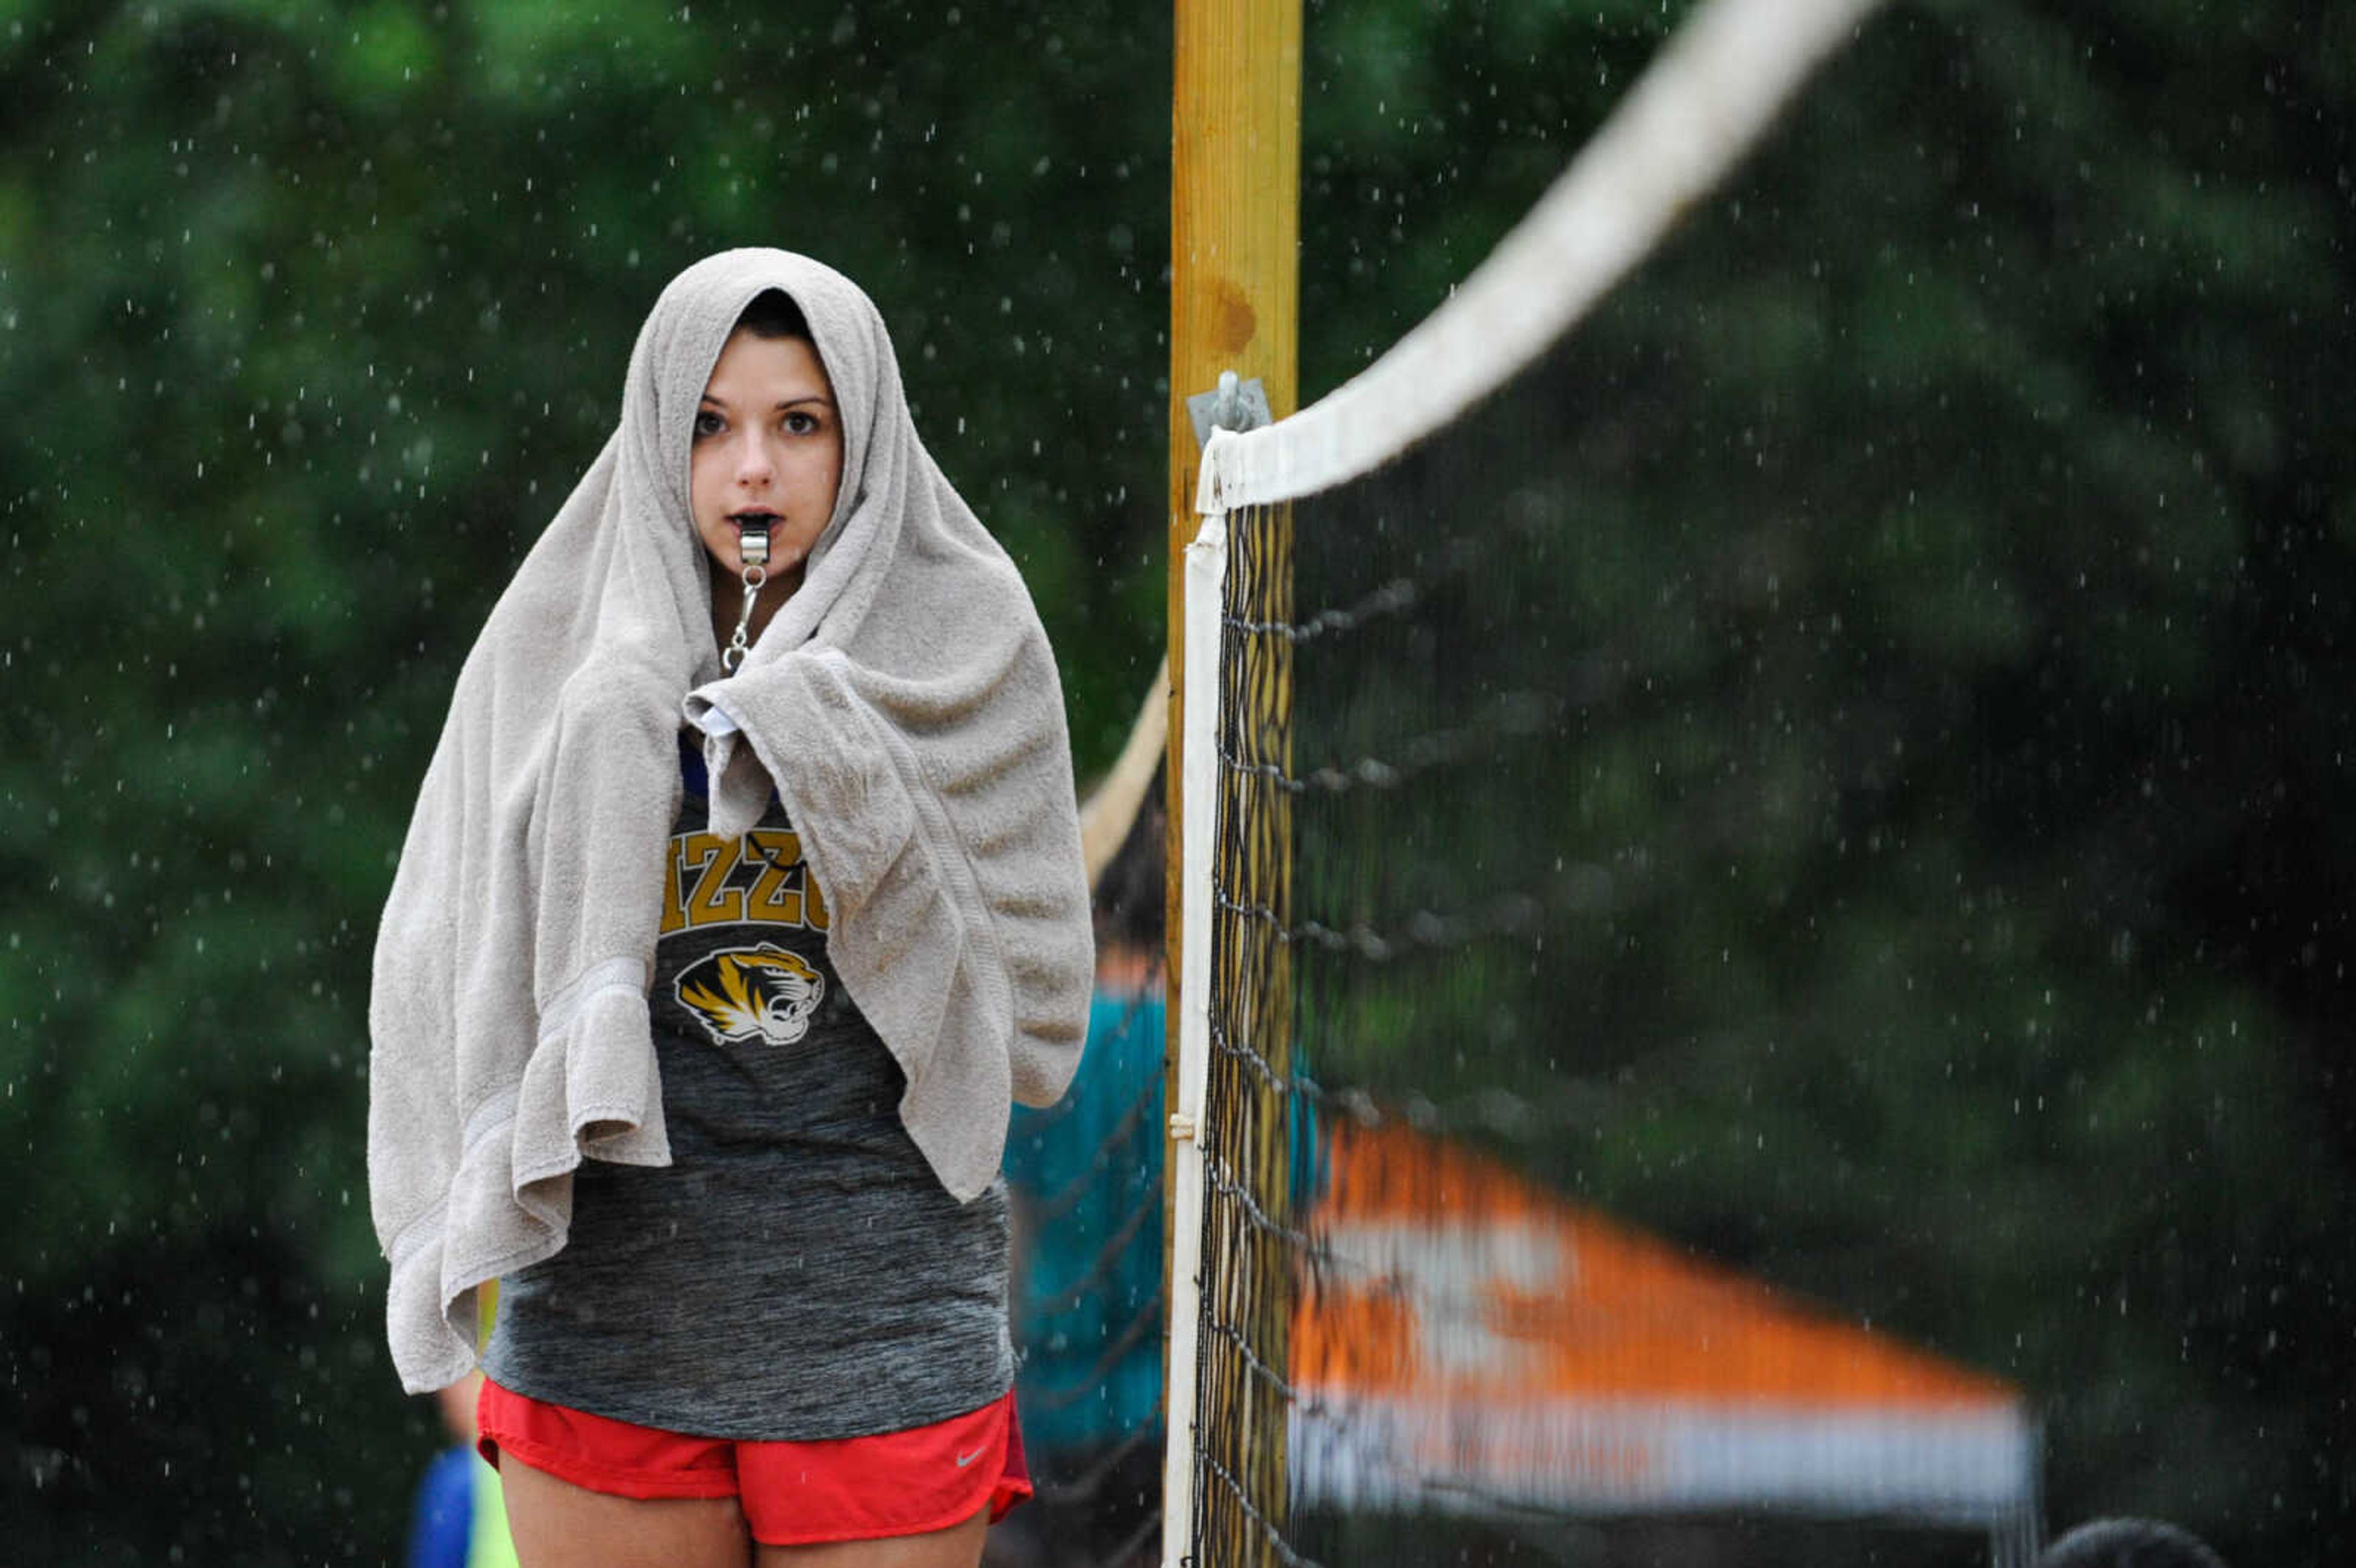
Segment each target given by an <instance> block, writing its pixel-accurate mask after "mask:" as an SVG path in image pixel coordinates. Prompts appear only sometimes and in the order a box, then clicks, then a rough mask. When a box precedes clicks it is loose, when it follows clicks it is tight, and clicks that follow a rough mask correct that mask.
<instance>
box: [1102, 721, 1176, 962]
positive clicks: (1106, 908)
mask: <svg viewBox="0 0 2356 1568" xmlns="http://www.w3.org/2000/svg"><path fill="white" fill-rule="evenodd" d="M1162 773H1163V769H1162V768H1161V767H1157V768H1155V769H1154V770H1153V782H1152V783H1151V784H1148V785H1147V786H1146V788H1145V796H1144V798H1143V799H1141V800H1140V801H1139V802H1138V803H1137V816H1135V817H1134V818H1133V819H1131V821H1130V825H1129V833H1128V836H1127V837H1123V838H1122V839H1121V841H1120V848H1119V849H1117V850H1115V851H1113V857H1112V859H1111V860H1110V861H1108V862H1107V864H1106V866H1105V869H1104V870H1103V872H1102V873H1101V874H1100V875H1099V876H1098V878H1097V896H1096V930H1097V943H1098V945H1099V946H1104V947H1112V946H1124V947H1141V948H1144V949H1146V950H1147V951H1149V952H1153V953H1159V952H1160V951H1161V949H1162V861H1163V856H1164V853H1165V851H1164V848H1163V835H1165V834H1166V833H1167V832H1168V831H1169V816H1167V814H1166V813H1165V812H1164V810H1163V808H1162Z"/></svg>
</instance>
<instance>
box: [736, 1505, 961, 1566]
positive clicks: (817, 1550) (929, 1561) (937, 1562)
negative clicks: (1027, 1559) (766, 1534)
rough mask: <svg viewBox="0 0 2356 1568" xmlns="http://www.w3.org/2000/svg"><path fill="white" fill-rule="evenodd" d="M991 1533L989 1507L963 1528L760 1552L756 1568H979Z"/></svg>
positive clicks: (766, 1548) (761, 1549)
mask: <svg viewBox="0 0 2356 1568" xmlns="http://www.w3.org/2000/svg"><path fill="white" fill-rule="evenodd" d="M989 1533H990V1509H989V1508H988V1507H987V1506H986V1505H985V1506H984V1507H983V1508H982V1509H980V1511H978V1512H976V1513H975V1514H974V1516H973V1517H972V1518H971V1519H969V1520H966V1521H965V1522H964V1523H962V1524H953V1525H950V1526H949V1527H948V1529H947V1530H934V1531H926V1532H925V1533H924V1534H922V1535H894V1536H890V1537H887V1538H885V1539H883V1540H881V1541H826V1542H823V1543H821V1544H819V1545H816V1546H755V1548H754V1549H753V1561H754V1563H755V1564H756V1565H757V1568H974V1564H975V1563H980V1561H981V1542H982V1538H983V1537H984V1536H986V1535H988V1534H989Z"/></svg>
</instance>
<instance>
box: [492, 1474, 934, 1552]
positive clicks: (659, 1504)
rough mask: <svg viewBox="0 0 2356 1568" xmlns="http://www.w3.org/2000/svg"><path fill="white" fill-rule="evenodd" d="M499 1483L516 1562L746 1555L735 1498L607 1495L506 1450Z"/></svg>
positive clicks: (746, 1536) (747, 1541) (747, 1542)
mask: <svg viewBox="0 0 2356 1568" xmlns="http://www.w3.org/2000/svg"><path fill="white" fill-rule="evenodd" d="M499 1490H500V1493H501V1495H502V1496H503V1498H504V1499H505V1500H506V1502H507V1509H508V1532H509V1534H510V1535H511V1536H512V1537H513V1538H514V1540H515V1548H516V1561H517V1562H518V1563H519V1564H520V1565H521V1568H746V1565H747V1564H748V1563H750V1562H751V1561H752V1551H753V1538H752V1534H751V1532H750V1531H747V1530H746V1529H745V1527H744V1509H742V1508H740V1507H739V1506H738V1505H737V1502H736V1499H734V1498H659V1499H651V1500H648V1499H637V1498H617V1497H611V1496H608V1495H607V1494H605V1493H604V1492H593V1491H591V1490H589V1489H588V1488H585V1487H576V1486H574V1485H573V1483H572V1482H570V1481H563V1480H559V1479H558V1478H557V1477H554V1476H552V1475H550V1474H548V1472H546V1471H545V1470H535V1469H533V1468H532V1467H530V1465H527V1464H525V1463H524V1462H523V1461H522V1460H520V1459H519V1458H517V1457H516V1456H514V1455H513V1454H512V1453H506V1454H502V1455H500V1456H499ZM975 1539H976V1540H977V1541H979V1540H980V1537H976V1538H975ZM764 1550H767V1549H766V1548H765V1549H764ZM763 1561H764V1562H766V1561H767V1560H766V1558H765V1559H763ZM909 1561H910V1562H911V1563H916V1562H918V1561H920V1560H919V1559H914V1558H912V1559H910V1560H909ZM921 1561H923V1562H925V1563H927V1564H929V1563H930V1561H931V1560H930V1559H923V1560H921ZM946 1561H947V1559H943V1562H945V1563H946ZM964 1568H971V1563H970V1562H968V1563H966V1564H965V1565H964Z"/></svg>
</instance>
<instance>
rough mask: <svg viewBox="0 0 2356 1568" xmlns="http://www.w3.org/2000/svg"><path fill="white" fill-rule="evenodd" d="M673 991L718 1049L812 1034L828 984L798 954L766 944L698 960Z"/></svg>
mask: <svg viewBox="0 0 2356 1568" xmlns="http://www.w3.org/2000/svg"><path fill="white" fill-rule="evenodd" d="M672 990H673V991H674V993H675V994H676V995H677V996H678V997H679V1000H680V1006H682V1007H684V1008H689V1009H690V1010H691V1011H692V1012H693V1013H694V1014H695V1016H696V1017H697V1018H698V1019H701V1022H702V1024H703V1028H704V1030H705V1032H706V1033H708V1034H710V1035H711V1036H712V1043H713V1044H715V1045H734V1044H744V1043H748V1042H750V1041H753V1040H767V1041H768V1042H769V1043H770V1044H771V1045H791V1044H793V1043H794V1041H796V1040H799V1039H801V1037H802V1036H804V1035H805V1034H808V1033H809V1020H810V1014H811V1013H813V1012H815V1011H816V1010H817V1009H818V1004H819V998H820V997H824V996H825V995H826V980H825V978H824V977H823V976H820V975H819V972H818V971H817V970H815V969H813V968H811V967H810V966H809V964H808V963H807V962H806V961H804V959H803V958H802V957H801V955H799V954H795V953H788V952H787V951H786V950H785V949H784V948H782V947H777V946H774V945H772V944H769V943H766V942H765V943H763V944H761V945H760V946H758V947H754V948H742V947H732V948H724V949H723V950H722V951H720V952H718V953H713V954H710V955H706V956H705V957H702V958H700V959H698V960H696V961H695V962H694V963H692V964H691V965H688V966H687V967H686V968H684V969H682V970H680V972H679V979H678V981H677V982H676V983H675V984H674V986H673V987H672Z"/></svg>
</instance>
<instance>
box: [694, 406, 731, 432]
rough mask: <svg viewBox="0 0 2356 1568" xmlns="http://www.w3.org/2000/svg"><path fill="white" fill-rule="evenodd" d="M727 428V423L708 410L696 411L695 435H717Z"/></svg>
mask: <svg viewBox="0 0 2356 1568" xmlns="http://www.w3.org/2000/svg"><path fill="white" fill-rule="evenodd" d="M727 428H728V421H726V420H723V419H722V418H721V417H720V416H719V415H718V414H715V413H713V412H712V411H711V410H710V409H700V410H698V411H696V415H695V433H696V434H698V435H718V434H719V433H720V432H722V431H723V430H726V429H727Z"/></svg>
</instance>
